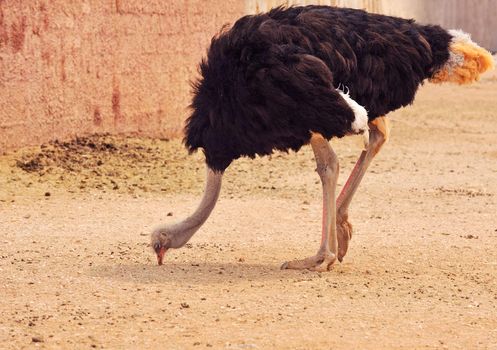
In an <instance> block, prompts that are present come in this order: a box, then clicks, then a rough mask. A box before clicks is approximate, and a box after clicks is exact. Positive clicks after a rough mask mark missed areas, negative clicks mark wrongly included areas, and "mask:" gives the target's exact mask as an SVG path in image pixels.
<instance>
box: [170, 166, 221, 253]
mask: <svg viewBox="0 0 497 350" xmlns="http://www.w3.org/2000/svg"><path fill="white" fill-rule="evenodd" d="M222 177H223V173H222V172H216V171H214V170H212V169H211V168H209V167H207V182H206V185H205V191H204V196H203V197H202V201H201V202H200V204H199V206H198V208H197V209H196V210H195V212H194V213H193V214H192V215H190V216H189V217H187V218H186V219H185V220H183V221H181V222H178V223H176V224H174V225H172V226H170V227H169V228H168V229H169V232H171V236H172V240H171V248H180V247H182V246H183V245H185V244H186V242H188V241H189V240H190V238H192V236H193V235H194V234H195V232H197V230H198V229H199V228H200V226H202V225H203V223H204V222H205V221H206V220H207V218H208V217H209V215H210V214H211V212H212V210H213V209H214V207H215V206H216V202H217V200H218V198H219V192H221V180H222Z"/></svg>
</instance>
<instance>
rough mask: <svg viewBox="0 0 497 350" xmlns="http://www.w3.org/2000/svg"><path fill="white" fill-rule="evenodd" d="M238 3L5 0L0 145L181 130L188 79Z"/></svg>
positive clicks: (0, 9)
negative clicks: (211, 40) (98, 133)
mask: <svg viewBox="0 0 497 350" xmlns="http://www.w3.org/2000/svg"><path fill="white" fill-rule="evenodd" d="M243 12H244V2H243V1H239V0H209V1H202V0H184V1H180V0H176V1H175V0H148V1H141V0H105V1H103V0H43V1H42V0H30V1H25V0H0V151H5V150H7V149H12V148H16V147H20V146H24V145H35V144H40V143H43V142H46V141H48V140H52V139H56V138H59V139H67V138H70V137H73V136H75V135H83V134H88V133H95V132H111V133H139V134H142V135H151V136H173V135H177V134H179V133H180V132H181V125H182V122H183V120H184V118H185V117H186V115H187V106H188V104H189V99H190V87H189V82H188V81H189V80H190V79H192V78H193V77H195V74H196V67H197V64H198V62H199V60H200V58H201V56H202V55H203V54H204V53H205V49H206V48H207V46H208V43H209V41H210V38H211V37H212V36H213V35H214V34H215V33H216V32H217V31H218V30H219V29H220V27H221V26H222V25H223V24H224V23H227V22H231V23H232V22H233V21H234V20H236V19H237V18H238V17H240V16H241V15H243Z"/></svg>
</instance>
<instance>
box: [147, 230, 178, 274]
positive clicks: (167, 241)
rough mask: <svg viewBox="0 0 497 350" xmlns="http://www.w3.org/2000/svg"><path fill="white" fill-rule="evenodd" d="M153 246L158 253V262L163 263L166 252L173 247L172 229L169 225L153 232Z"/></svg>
mask: <svg viewBox="0 0 497 350" xmlns="http://www.w3.org/2000/svg"><path fill="white" fill-rule="evenodd" d="M151 238H152V240H151V246H152V248H153V249H154V252H155V254H157V263H158V264H159V265H162V260H163V259H164V254H166V252H167V250H168V249H169V248H176V247H172V245H171V242H172V236H171V231H170V230H169V229H168V227H160V228H157V229H155V230H154V231H153V232H152V237H151Z"/></svg>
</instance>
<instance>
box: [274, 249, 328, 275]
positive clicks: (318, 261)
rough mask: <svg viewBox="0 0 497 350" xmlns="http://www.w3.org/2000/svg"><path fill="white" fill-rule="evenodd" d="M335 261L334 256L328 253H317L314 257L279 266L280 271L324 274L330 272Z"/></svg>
mask: <svg viewBox="0 0 497 350" xmlns="http://www.w3.org/2000/svg"><path fill="white" fill-rule="evenodd" d="M335 260H336V256H335V254H333V253H332V252H330V251H326V252H318V253H317V254H316V255H314V256H311V257H309V258H305V259H302V260H293V261H287V262H285V263H283V265H281V269H282V270H287V269H288V270H305V269H308V270H311V271H318V272H325V271H329V270H331V267H332V266H333V263H334V262H335Z"/></svg>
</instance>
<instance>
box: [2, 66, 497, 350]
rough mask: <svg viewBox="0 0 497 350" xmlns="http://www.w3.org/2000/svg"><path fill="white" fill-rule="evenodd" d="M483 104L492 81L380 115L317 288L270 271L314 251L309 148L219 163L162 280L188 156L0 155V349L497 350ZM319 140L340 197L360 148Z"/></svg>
mask: <svg viewBox="0 0 497 350" xmlns="http://www.w3.org/2000/svg"><path fill="white" fill-rule="evenodd" d="M496 102H497V78H496V77H495V75H494V76H490V77H487V78H486V79H485V80H483V81H482V82H481V83H480V84H478V85H474V86H470V87H464V88H463V87H453V86H426V87H423V88H422V90H421V91H420V93H419V95H418V98H417V100H416V102H415V105H414V106H412V107H409V108H406V109H403V110H401V111H398V112H396V113H393V114H392V115H391V119H392V124H393V130H392V137H391V140H390V142H389V143H388V144H387V145H386V147H385V148H384V150H383V151H382V152H381V153H380V155H379V156H378V158H377V159H376V160H375V162H374V164H373V166H372V168H371V170H370V171H369V173H368V174H367V175H366V178H365V180H364V181H363V184H362V186H361V188H360V189H359V192H358V194H357V196H356V198H355V200H354V202H353V204H352V208H351V213H350V214H351V221H352V223H353V224H354V228H355V233H354V237H353V240H352V242H351V246H350V249H349V253H348V255H347V256H346V257H345V260H344V262H343V263H342V264H337V265H336V266H335V268H334V269H333V271H330V272H328V273H322V274H320V273H315V272H307V271H304V272H299V271H280V270H279V266H280V264H281V263H282V262H284V261H286V260H288V259H293V258H302V257H305V256H309V255H312V254H314V253H315V251H316V250H317V248H318V245H319V239H320V232H319V230H320V213H321V208H320V202H321V200H320V195H321V188H320V184H319V178H318V176H317V174H316V173H315V172H314V167H315V165H314V161H313V159H312V152H311V150H310V149H309V147H306V148H305V149H302V151H301V152H299V153H297V154H294V153H291V154H280V153H277V154H275V155H273V156H272V157H271V158H263V159H255V160H247V159H243V160H239V161H237V162H236V163H235V164H233V166H232V167H230V168H229V169H228V171H227V173H226V176H225V183H224V185H223V190H222V195H221V199H220V201H219V203H218V206H217V207H216V209H215V210H214V212H213V214H212V216H211V218H210V219H209V220H208V222H207V223H206V224H205V226H204V227H203V228H202V229H201V231H200V232H199V233H197V235H196V236H194V238H193V239H192V240H191V242H190V243H189V244H188V245H187V247H186V248H184V249H181V250H176V251H169V252H168V253H167V256H166V261H165V265H163V266H160V267H159V266H157V265H156V260H155V257H154V255H153V253H152V251H151V248H150V247H149V233H150V231H151V230H152V229H153V227H154V226H156V225H157V224H159V223H163V222H172V221H174V220H177V219H180V218H182V217H183V216H185V215H187V214H188V213H190V212H191V211H192V210H193V208H195V206H196V204H197V203H198V200H199V195H200V193H201V192H202V188H203V180H204V165H203V158H202V155H201V154H197V155H193V156H188V155H187V154H186V151H185V150H184V148H183V147H182V146H181V144H180V142H179V141H178V140H171V141H169V140H148V139H132V138H116V137H110V136H99V137H91V138H85V139H78V140H75V141H73V142H69V143H64V142H58V143H53V144H49V145H44V146H43V147H41V148H36V149H24V150H21V151H19V152H16V153H9V154H5V155H3V156H0V289H1V292H0V294H1V297H0V314H1V322H0V344H1V345H0V347H1V348H2V349H22V348H47V349H56V348H65V349H67V348H82V349H85V348H105V349H112V348H114V349H123V348H129V349H131V348H133V349H137V348H164V349H187V348H192V349H202V348H215V349H273V348H277V349H386V348H387V349H389V348H395V349H417V348H423V349H426V348H428V349H441V348H448V349H475V348H481V349H497V316H496V315H497V249H496V247H497V214H496V213H497V143H496V140H497V105H496ZM332 144H333V147H334V149H335V150H336V152H337V153H338V155H339V158H340V162H341V176H340V180H339V184H340V185H343V183H344V182H345V180H346V176H347V174H348V172H349V171H350V170H351V167H352V166H353V163H354V162H355V159H356V158H357V156H358V155H359V153H360V150H361V138H360V137H350V138H346V139H342V140H334V141H333V142H332Z"/></svg>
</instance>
